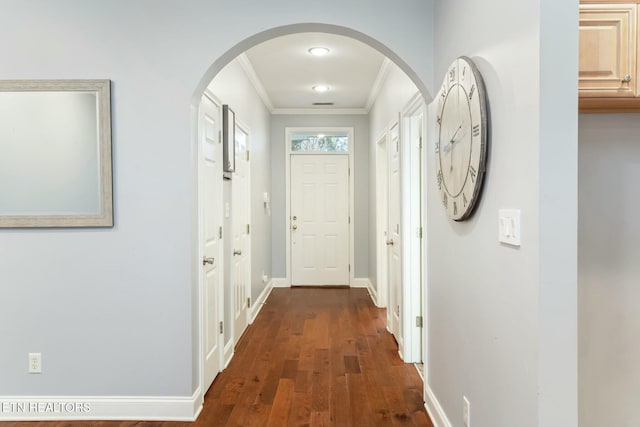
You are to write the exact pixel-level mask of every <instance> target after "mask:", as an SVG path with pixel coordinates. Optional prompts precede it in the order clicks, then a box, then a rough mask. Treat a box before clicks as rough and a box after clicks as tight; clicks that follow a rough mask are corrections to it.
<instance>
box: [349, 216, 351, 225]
mask: <svg viewBox="0 0 640 427" xmlns="http://www.w3.org/2000/svg"><path fill="white" fill-rule="evenodd" d="M349 224H351V215H349Z"/></svg>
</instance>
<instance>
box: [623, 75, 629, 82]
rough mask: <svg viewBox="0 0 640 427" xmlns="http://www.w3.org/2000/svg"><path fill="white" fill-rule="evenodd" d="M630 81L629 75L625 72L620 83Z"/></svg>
mask: <svg viewBox="0 0 640 427" xmlns="http://www.w3.org/2000/svg"><path fill="white" fill-rule="evenodd" d="M630 81H631V76H630V75H629V74H627V75H626V76H624V77H623V78H622V83H629V82H630Z"/></svg>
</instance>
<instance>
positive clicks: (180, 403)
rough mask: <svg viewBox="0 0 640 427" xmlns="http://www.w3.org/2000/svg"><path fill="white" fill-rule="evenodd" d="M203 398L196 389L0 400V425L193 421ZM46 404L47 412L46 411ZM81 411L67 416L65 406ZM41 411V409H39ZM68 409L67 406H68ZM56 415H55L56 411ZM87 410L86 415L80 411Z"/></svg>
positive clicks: (3, 397)
mask: <svg viewBox="0 0 640 427" xmlns="http://www.w3.org/2000/svg"><path fill="white" fill-rule="evenodd" d="M13 403H15V404H16V405H25V406H23V408H24V409H27V410H25V411H18V408H17V406H14V408H15V409H16V411H13V412H8V411H6V409H9V410H11V408H12V405H11V404H13ZM202 403H203V396H202V391H201V390H200V388H198V389H197V390H196V391H195V392H194V393H193V395H192V396H187V397H177V396H167V397H160V396H131V397H130V396H116V397H113V396H90V397H81V396H55V397H53V396H41V397H40V396H29V397H11V396H8V397H5V396H2V397H0V421H59V420H65V421H66V420H140V421H142V420H145V421H195V420H196V418H198V415H199V414H200V411H202ZM48 404H51V406H49V409H50V410H46V409H47V406H46V405H48ZM67 404H68V405H73V406H74V409H75V408H76V407H77V408H79V409H80V410H77V411H76V410H74V411H69V412H66V411H64V410H61V408H64V407H65V405H67ZM34 405H35V407H36V408H37V407H39V406H38V405H45V406H44V410H43V411H42V412H35V413H34V412H29V411H28V409H29V408H30V407H34ZM76 405H77V406H76ZM40 407H42V406H40ZM69 407H70V406H69ZM56 409H57V412H54V411H56ZM82 409H88V411H82Z"/></svg>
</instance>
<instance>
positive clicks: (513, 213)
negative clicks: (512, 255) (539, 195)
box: [498, 209, 520, 246]
mask: <svg viewBox="0 0 640 427" xmlns="http://www.w3.org/2000/svg"><path fill="white" fill-rule="evenodd" d="M498 241H499V242H502V243H506V244H507V245H511V246H520V209H500V210H498Z"/></svg>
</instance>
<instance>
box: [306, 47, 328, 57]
mask: <svg viewBox="0 0 640 427" xmlns="http://www.w3.org/2000/svg"><path fill="white" fill-rule="evenodd" d="M309 53H310V54H311V55H313V56H325V55H326V54H327V53H329V49H328V48H326V47H320V46H318V47H312V48H311V49H309Z"/></svg>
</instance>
